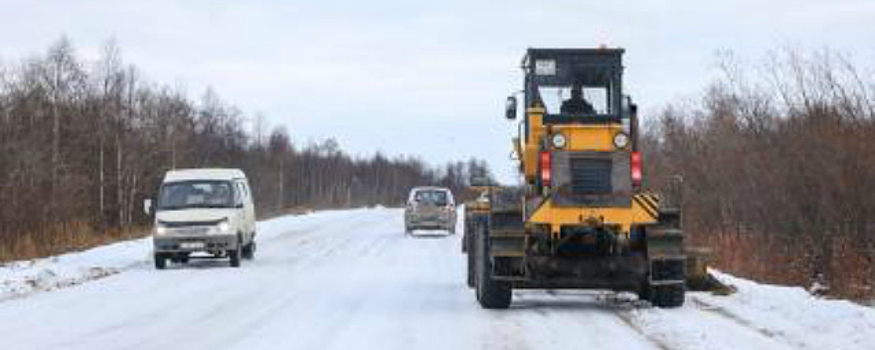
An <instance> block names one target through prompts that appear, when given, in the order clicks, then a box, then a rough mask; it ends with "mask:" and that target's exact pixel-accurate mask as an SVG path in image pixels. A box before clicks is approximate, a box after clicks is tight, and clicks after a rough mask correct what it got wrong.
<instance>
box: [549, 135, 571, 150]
mask: <svg viewBox="0 0 875 350" xmlns="http://www.w3.org/2000/svg"><path fill="white" fill-rule="evenodd" d="M550 143H552V144H553V147H555V148H565V145H566V144H568V140H567V139H566V138H565V135H562V134H559V133H556V134H553V137H551V138H550Z"/></svg>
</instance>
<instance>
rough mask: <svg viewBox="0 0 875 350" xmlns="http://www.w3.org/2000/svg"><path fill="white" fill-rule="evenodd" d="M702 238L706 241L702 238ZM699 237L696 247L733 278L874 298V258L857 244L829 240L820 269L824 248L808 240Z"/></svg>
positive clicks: (746, 235) (737, 235)
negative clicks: (709, 252) (817, 287)
mask: <svg viewBox="0 0 875 350" xmlns="http://www.w3.org/2000/svg"><path fill="white" fill-rule="evenodd" d="M703 236H704V237H703ZM703 236H699V237H698V238H703V239H700V240H699V241H697V242H695V243H694V244H697V245H705V246H708V247H710V248H711V249H712V250H713V252H714V259H713V265H714V266H715V267H717V268H718V269H721V270H723V271H726V272H729V273H732V274H734V275H737V276H740V277H745V278H750V279H753V280H757V281H763V282H767V283H774V284H781V285H795V286H802V287H809V286H811V285H812V284H813V283H815V282H817V283H820V284H822V285H826V286H827V287H828V288H829V289H828V290H827V291H826V294H827V295H828V296H834V297H840V298H848V299H852V300H867V299H868V300H871V299H872V298H875V263H873V260H872V257H873V254H871V253H868V254H867V251H866V250H865V249H864V248H863V245H861V244H858V242H856V241H855V240H853V239H851V238H848V237H842V236H837V237H834V238H833V239H832V240H831V243H830V244H831V249H830V250H831V253H830V255H829V258H827V259H826V260H828V263H827V264H819V263H818V262H819V261H822V260H819V259H818V258H819V257H821V259H822V257H823V253H824V251H827V250H828V249H825V248H824V247H822V246H821V245H822V243H817V242H814V241H813V240H810V239H807V238H805V237H797V238H794V239H793V240H794V241H793V242H788V241H787V238H783V239H782V238H780V237H779V236H777V235H767V234H759V233H753V232H722V233H710V234H707V235H703Z"/></svg>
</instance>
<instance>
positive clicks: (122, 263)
mask: <svg viewBox="0 0 875 350" xmlns="http://www.w3.org/2000/svg"><path fill="white" fill-rule="evenodd" d="M369 210H377V209H355V210H326V211H320V212H314V213H307V214H303V215H288V216H282V217H278V218H273V219H268V220H264V221H260V222H258V223H257V232H258V239H259V240H262V239H265V240H267V239H271V238H273V237H275V236H277V235H280V234H282V233H284V232H288V231H290V230H292V231H294V230H299V231H303V230H310V229H315V228H316V226H318V225H319V224H320V223H324V222H325V220H329V221H331V220H343V218H344V217H347V216H349V215H357V214H361V213H362V212H365V211H369ZM151 264H152V238H151V237H148V238H141V239H135V240H130V241H123V242H118V243H113V244H109V245H105V246H101V247H97V248H92V249H89V250H85V251H81V252H74V253H68V254H63V255H58V256H54V257H50V258H43V259H35V260H25V261H15V262H10V263H6V264H2V265H0V301H3V300H8V299H10V298H18V297H23V296H27V295H29V294H31V293H34V292H38V291H48V290H53V289H58V288H64V287H69V286H73V285H77V284H81V283H85V282H88V281H92V280H95V279H99V278H103V277H107V276H111V275H114V274H117V273H120V272H122V271H125V270H128V269H131V268H151V266H152V265H151Z"/></svg>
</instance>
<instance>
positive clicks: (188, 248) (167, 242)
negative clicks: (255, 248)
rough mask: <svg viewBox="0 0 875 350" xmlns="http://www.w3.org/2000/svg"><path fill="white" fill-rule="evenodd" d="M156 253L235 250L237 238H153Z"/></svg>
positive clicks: (229, 235)
mask: <svg viewBox="0 0 875 350" xmlns="http://www.w3.org/2000/svg"><path fill="white" fill-rule="evenodd" d="M152 242H153V247H154V249H155V252H156V253H184V252H189V253H190V252H218V251H226V250H234V249H237V236H236V235H233V234H228V235H197V236H175V235H166V236H153V237H152Z"/></svg>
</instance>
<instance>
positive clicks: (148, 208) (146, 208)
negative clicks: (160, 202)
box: [143, 198, 152, 216]
mask: <svg viewBox="0 0 875 350" xmlns="http://www.w3.org/2000/svg"><path fill="white" fill-rule="evenodd" d="M143 212H144V213H146V216H149V215H152V199H150V198H146V199H144V200H143Z"/></svg>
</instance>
